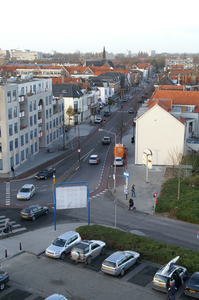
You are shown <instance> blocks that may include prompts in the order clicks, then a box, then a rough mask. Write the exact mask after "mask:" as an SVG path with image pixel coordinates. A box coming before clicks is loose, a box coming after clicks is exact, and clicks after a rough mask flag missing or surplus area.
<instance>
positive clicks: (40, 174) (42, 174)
mask: <svg viewBox="0 0 199 300" xmlns="http://www.w3.org/2000/svg"><path fill="white" fill-rule="evenodd" d="M46 174H47V172H39V173H37V174H36V176H44V175H46Z"/></svg>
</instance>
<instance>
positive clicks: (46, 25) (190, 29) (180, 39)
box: [0, 0, 199, 54]
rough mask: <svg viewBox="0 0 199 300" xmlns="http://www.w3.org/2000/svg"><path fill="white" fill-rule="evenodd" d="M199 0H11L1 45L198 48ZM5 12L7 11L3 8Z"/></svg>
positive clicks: (72, 48)
mask: <svg viewBox="0 0 199 300" xmlns="http://www.w3.org/2000/svg"><path fill="white" fill-rule="evenodd" d="M198 8H199V2H198V0H190V1H188V2H183V1H179V0H177V1H173V0H167V1H166V2H161V1H159V0H151V1H148V0H147V1H146V0H142V1H139V0H137V1H132V0H125V1H113V0H100V1H97V2H96V1H93V0H92V1H91V0H84V1H82V0H81V1H80V0H72V1H71V0H59V1H58V2H56V1H47V0H34V1H30V2H27V0H26V1H25V0H18V1H14V0H10V1H4V2H3V3H1V12H2V13H1V24H2V25H1V33H0V48H1V49H2V50H10V49H28V50H30V51H40V52H43V53H52V50H54V51H56V52H61V53H74V52H76V51H77V50H78V51H80V52H81V53H87V52H89V53H90V52H92V53H96V52H102V51H103V47H105V49H106V51H107V52H108V53H113V54H117V53H126V50H129V51H131V53H138V52H139V51H142V52H147V53H148V52H149V49H151V50H155V51H156V53H157V54H160V53H163V52H167V53H199V18H198ZM3 12H4V13H3Z"/></svg>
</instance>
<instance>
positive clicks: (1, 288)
mask: <svg viewBox="0 0 199 300" xmlns="http://www.w3.org/2000/svg"><path fill="white" fill-rule="evenodd" d="M5 286H6V284H5V283H4V282H2V283H1V284H0V290H3V289H4V288H5Z"/></svg>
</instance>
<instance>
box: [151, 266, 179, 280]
mask: <svg viewBox="0 0 199 300" xmlns="http://www.w3.org/2000/svg"><path fill="white" fill-rule="evenodd" d="M165 266H166V265H164V266H163V267H162V268H160V269H159V270H158V271H157V273H156V274H158V275H162V276H166V277H170V276H171V275H172V274H173V272H175V270H176V269H178V268H181V267H180V266H177V265H173V266H172V267H171V268H170V269H169V270H168V271H165V272H163V270H164V268H165Z"/></svg>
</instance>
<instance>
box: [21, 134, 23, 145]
mask: <svg viewBox="0 0 199 300" xmlns="http://www.w3.org/2000/svg"><path fill="white" fill-rule="evenodd" d="M23 145H24V136H23V135H22V136H21V146H23Z"/></svg>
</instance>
